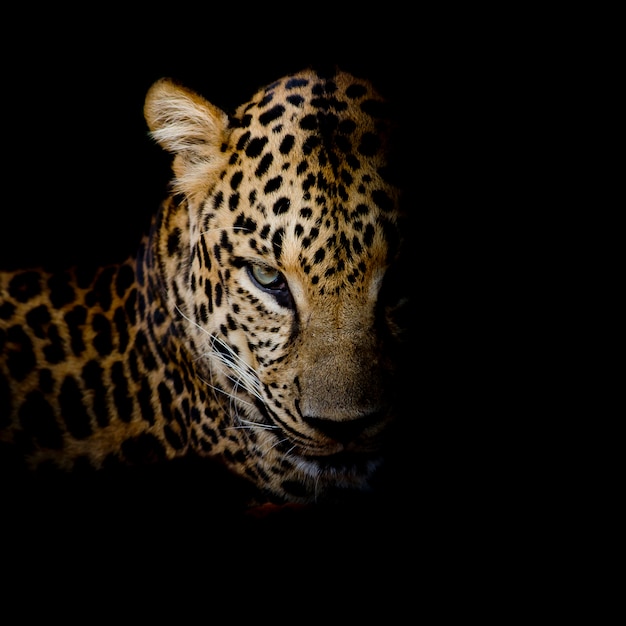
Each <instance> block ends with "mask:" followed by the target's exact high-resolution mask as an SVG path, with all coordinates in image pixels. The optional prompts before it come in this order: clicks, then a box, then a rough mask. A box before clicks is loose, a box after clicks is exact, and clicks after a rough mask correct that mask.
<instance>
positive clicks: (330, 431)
mask: <svg viewBox="0 0 626 626" xmlns="http://www.w3.org/2000/svg"><path fill="white" fill-rule="evenodd" d="M382 416H383V414H382V412H376V413H370V414H368V415H365V416H361V417H356V418H354V419H351V420H342V421H337V420H333V419H329V418H325V417H316V416H313V415H303V416H302V417H303V419H304V421H305V422H306V423H307V424H308V425H309V426H311V427H312V428H315V429H316V430H319V431H320V432H321V433H324V435H326V436H327V437H330V438H331V439H334V440H335V441H338V442H339V443H343V444H347V443H350V442H351V441H354V440H355V439H356V438H357V437H358V436H359V435H360V434H361V433H362V432H363V431H364V430H365V429H366V428H368V427H369V426H372V425H373V424H376V423H377V422H380V421H381V419H382Z"/></svg>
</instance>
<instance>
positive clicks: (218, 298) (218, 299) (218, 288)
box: [215, 282, 223, 308]
mask: <svg viewBox="0 0 626 626" xmlns="http://www.w3.org/2000/svg"><path fill="white" fill-rule="evenodd" d="M222 292H223V290H222V284H221V283H219V282H218V283H215V306H216V307H217V308H219V307H221V306H222Z"/></svg>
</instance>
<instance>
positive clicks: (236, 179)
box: [230, 170, 243, 191]
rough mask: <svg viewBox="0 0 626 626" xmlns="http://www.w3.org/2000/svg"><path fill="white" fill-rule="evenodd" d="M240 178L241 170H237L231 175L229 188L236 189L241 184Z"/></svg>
mask: <svg viewBox="0 0 626 626" xmlns="http://www.w3.org/2000/svg"><path fill="white" fill-rule="evenodd" d="M242 180H243V172H242V171H241V170H238V171H237V172H235V173H234V174H233V175H232V177H231V179H230V188H231V189H232V190H233V191H236V190H237V188H238V187H239V185H240V184H241V181H242Z"/></svg>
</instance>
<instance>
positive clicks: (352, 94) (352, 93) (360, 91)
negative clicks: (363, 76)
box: [346, 83, 367, 100]
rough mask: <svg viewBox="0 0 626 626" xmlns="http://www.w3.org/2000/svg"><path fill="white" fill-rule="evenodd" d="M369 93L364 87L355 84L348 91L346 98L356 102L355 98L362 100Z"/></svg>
mask: <svg viewBox="0 0 626 626" xmlns="http://www.w3.org/2000/svg"><path fill="white" fill-rule="evenodd" d="M366 93H367V89H366V88H365V86H364V85H359V84H357V83H353V84H352V85H350V86H349V87H348V88H347V89H346V96H348V98H350V99H352V100H354V99H355V98H362V97H363V96H364V95H365V94H366Z"/></svg>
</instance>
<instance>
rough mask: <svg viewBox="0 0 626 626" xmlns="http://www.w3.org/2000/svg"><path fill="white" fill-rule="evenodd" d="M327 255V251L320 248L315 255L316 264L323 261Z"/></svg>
mask: <svg viewBox="0 0 626 626" xmlns="http://www.w3.org/2000/svg"><path fill="white" fill-rule="evenodd" d="M325 256H326V252H325V251H324V248H318V249H317V251H316V252H315V255H314V257H313V262H314V263H315V264H317V263H321V262H322V261H323V260H324V257H325Z"/></svg>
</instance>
